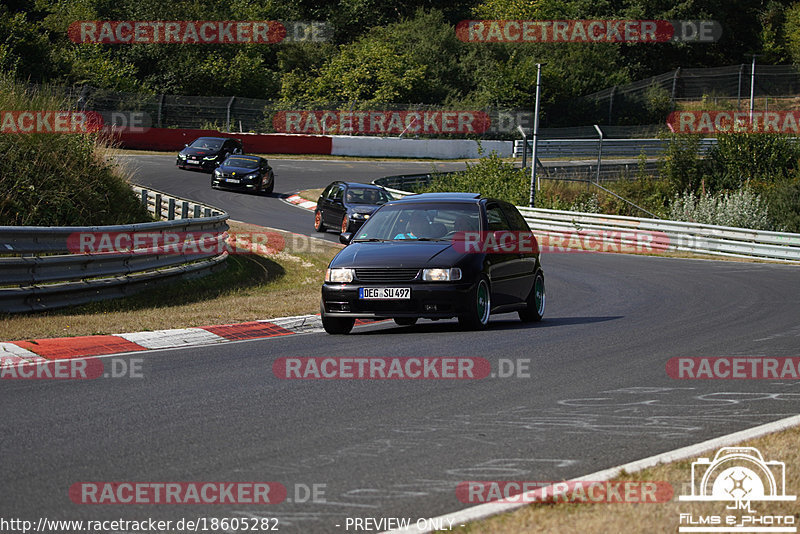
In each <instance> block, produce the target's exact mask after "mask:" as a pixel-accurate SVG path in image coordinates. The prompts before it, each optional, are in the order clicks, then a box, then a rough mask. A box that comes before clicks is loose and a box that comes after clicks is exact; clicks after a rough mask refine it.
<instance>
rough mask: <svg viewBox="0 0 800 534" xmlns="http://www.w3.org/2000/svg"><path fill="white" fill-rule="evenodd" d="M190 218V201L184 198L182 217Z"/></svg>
mask: <svg viewBox="0 0 800 534" xmlns="http://www.w3.org/2000/svg"><path fill="white" fill-rule="evenodd" d="M188 218H189V202H188V201H186V200H184V201H183V202H182V203H181V219H188Z"/></svg>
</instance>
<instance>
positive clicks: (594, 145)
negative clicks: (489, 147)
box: [514, 137, 717, 158]
mask: <svg viewBox="0 0 800 534" xmlns="http://www.w3.org/2000/svg"><path fill="white" fill-rule="evenodd" d="M669 142H670V141H669V140H668V139H603V147H602V149H603V157H604V158H638V157H639V156H640V155H641V154H642V153H644V155H645V156H646V157H648V158H655V157H659V156H661V155H662V154H663V153H664V150H665V149H666V148H667V146H669ZM716 143H717V140H716V139H715V138H711V137H708V138H703V139H701V140H700V146H699V149H698V151H699V154H700V155H701V156H705V155H706V154H707V153H708V151H709V150H711V148H712V147H713V146H714V145H716ZM523 146H524V141H523V140H522V139H516V140H515V141H514V157H515V158H519V157H522V149H523ZM527 146H528V148H527V151H528V152H527V153H528V155H530V154H531V152H532V149H533V141H531V140H528V143H527ZM536 150H537V156H538V157H539V158H579V157H585V158H596V157H597V153H598V151H599V150H600V140H599V139H540V140H539V142H538V143H537V148H536Z"/></svg>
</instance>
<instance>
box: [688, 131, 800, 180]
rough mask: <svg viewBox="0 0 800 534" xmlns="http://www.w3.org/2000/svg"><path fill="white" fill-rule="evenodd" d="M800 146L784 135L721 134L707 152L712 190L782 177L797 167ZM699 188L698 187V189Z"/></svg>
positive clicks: (781, 178) (788, 174)
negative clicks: (709, 151)
mask: <svg viewBox="0 0 800 534" xmlns="http://www.w3.org/2000/svg"><path fill="white" fill-rule="evenodd" d="M798 158H800V146H798V145H797V143H795V142H793V141H790V140H789V139H788V138H787V137H786V136H785V135H779V134H760V133H730V134H718V135H717V144H716V146H715V147H714V148H713V149H712V150H711V153H710V154H709V156H708V160H709V166H708V167H709V175H708V180H707V181H706V187H708V189H709V190H710V191H712V192H713V191H722V190H726V189H738V188H740V187H742V186H743V185H745V184H748V183H750V182H751V181H759V180H760V181H767V182H774V181H780V180H784V179H786V178H788V177H789V176H791V175H792V174H793V173H794V171H795V170H796V169H797V161H798ZM695 190H696V189H695Z"/></svg>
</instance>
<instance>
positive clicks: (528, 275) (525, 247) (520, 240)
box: [498, 201, 539, 301]
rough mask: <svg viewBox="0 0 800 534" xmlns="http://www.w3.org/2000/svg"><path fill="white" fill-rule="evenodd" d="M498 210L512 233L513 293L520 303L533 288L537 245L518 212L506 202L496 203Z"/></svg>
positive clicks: (536, 263)
mask: <svg viewBox="0 0 800 534" xmlns="http://www.w3.org/2000/svg"><path fill="white" fill-rule="evenodd" d="M498 204H499V205H500V208H501V209H502V210H503V213H505V215H506V219H508V222H509V225H510V227H511V230H512V231H513V232H514V235H515V237H516V238H517V239H516V246H515V252H514V254H511V255H510V256H512V257H513V259H512V260H511V261H512V264H513V276H514V277H515V284H514V293H515V295H516V296H517V297H518V298H519V299H520V300H522V301H524V300H525V299H527V298H528V295H529V294H530V292H531V288H532V287H533V279H534V276H535V274H536V268H537V266H538V261H537V252H536V251H538V248H539V247H538V245H535V243H536V238H535V237H533V232H531V229H530V227H529V226H528V223H527V222H526V221H525V218H524V217H523V216H522V215H521V214H520V212H519V210H517V208H515V207H514V206H513V205H511V204H510V203H508V202H503V201H500V202H498Z"/></svg>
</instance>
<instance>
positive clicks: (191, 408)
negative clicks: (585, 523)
mask: <svg viewBox="0 0 800 534" xmlns="http://www.w3.org/2000/svg"><path fill="white" fill-rule="evenodd" d="M135 160H136V162H137V164H138V165H140V171H139V173H140V174H139V177H138V179H137V181H138V182H139V183H141V184H142V185H151V186H153V187H155V188H158V189H162V190H164V191H168V192H171V193H176V194H180V195H182V196H186V197H190V198H194V199H197V200H203V201H207V202H209V203H211V204H213V205H216V206H219V207H221V208H224V209H226V210H228V212H229V213H230V214H231V216H232V218H234V219H239V220H244V221H247V222H252V223H256V224H262V225H265V226H273V227H280V228H284V229H287V230H292V231H296V232H302V233H307V234H308V233H312V234H313V229H312V228H311V223H312V215H311V214H310V213H309V212H303V211H302V210H300V209H298V208H295V207H292V206H288V205H286V204H284V203H283V202H281V201H280V200H279V199H277V198H274V197H273V198H268V197H261V198H259V197H254V196H248V195H244V194H239V193H227V192H220V191H213V190H211V189H210V186H209V185H208V182H209V180H208V175H205V174H200V173H190V172H189V171H186V172H183V171H178V170H176V169H174V168H173V167H172V165H173V164H174V158H168V157H166V156H163V157H162V156H137V157H136V158H135ZM272 163H273V165H274V167H275V175H276V180H277V181H276V192H281V193H285V192H293V191H297V190H299V189H304V188H309V187H321V186H323V185H325V184H326V183H328V182H329V181H331V180H333V179H354V180H357V181H365V180H367V179H372V178H376V177H378V176H381V175H389V174H400V173H402V172H403V171H407V172H422V171H426V170H428V168H429V167H430V164H427V163H426V164H419V163H411V162H409V163H394V162H393V163H373V162H365V163H359V162H332V161H325V162H322V161H313V162H312V161H293V160H274V161H273V162H272ZM425 166H427V168H424V169H421V168H420V167H425ZM448 167H449V166H448ZM309 230H311V232H309ZM327 237H328V238H330V239H331V240H335V239H336V235H335V234H333V233H330V234H328V236H327ZM543 264H544V267H545V276H546V281H547V290H548V292H547V310H546V313H545V320H544V321H543V322H541V323H539V324H535V325H530V326H529V325H523V324H522V323H520V322H519V321H518V320H517V319H516V315H501V316H494V317H493V319H492V321H491V323H490V327H489V329H488V330H487V331H485V332H461V331H459V330H458V328H457V324H456V323H455V322H453V321H440V322H432V321H422V322H420V324H419V325H417V326H414V327H397V326H395V325H394V323H391V322H389V323H380V324H375V325H371V326H365V327H357V328H356V329H355V330H354V332H353V334H352V335H349V336H328V335H326V334H324V333H319V334H318V333H313V334H302V335H293V336H286V337H276V338H270V339H266V340H256V341H248V342H242V343H229V344H225V345H219V346H205V347H199V348H184V349H180V350H172V349H171V350H162V351H150V352H147V353H146V354H141V355H135V354H134V355H130V356H127V357H128V358H142V359H143V361H142V374H143V378H139V379H125V380H121V379H119V380H110V379H109V380H103V379H98V380H92V381H45V380H30V381H23V380H4V381H2V383H0V404H1V405H2V406H3V414H4V417H3V418H2V421H1V422H0V436H2V438H0V439H2V441H3V452H4V454H3V459H4V462H3V469H2V475H0V482H2V487H3V490H2V492H0V510H2V511H3V516H12V517H21V518H25V519H30V520H33V521H35V520H36V519H37V518H38V517H41V516H45V517H48V518H50V519H52V518H59V519H104V518H105V519H116V518H126V519H146V518H148V517H154V518H156V517H157V518H162V519H169V520H173V521H175V520H178V519H180V518H182V517H183V518H197V517H216V518H223V517H271V518H277V519H278V524H279V529H280V531H281V532H347V530H346V529H345V518H347V517H350V518H354V517H372V518H388V517H409V518H412V521H415V520H416V519H417V518H419V517H430V516H437V515H441V514H444V513H447V512H451V511H455V510H458V509H460V508H464V507H466V506H468V505H466V504H463V503H461V502H459V501H458V499H457V498H456V494H455V487H456V485H457V484H458V483H459V482H461V481H466V480H529V481H537V480H541V481H544V480H564V479H570V478H573V477H577V476H580V475H583V474H587V473H591V472H595V471H598V470H600V469H603V468H607V467H611V466H614V465H619V464H622V463H625V462H630V461H633V460H637V459H640V458H644V457H647V456H651V455H654V454H657V453H660V452H664V451H669V450H672V449H675V448H678V447H682V446H686V445H689V444H693V443H697V442H700V441H703V440H706V439H710V438H713V437H716V436H720V435H724V434H728V433H731V432H734V431H737V430H742V429H745V428H749V427H753V426H756V425H759V424H762V423H766V422H769V421H774V420H777V419H781V418H784V417H788V416H790V415H795V414H798V413H800V382H798V381H797V380H794V381H791V380H790V381H775V380H693V381H689V380H680V381H679V380H673V379H671V378H669V377H668V376H667V374H666V372H665V364H666V362H667V360H668V359H670V358H673V357H679V356H798V354H797V351H798V347H799V346H800V325H798V321H797V318H798V317H800V297H798V293H797V289H798V287H800V271H798V268H797V267H792V266H782V265H768V264H750V263H738V262H723V261H699V260H685V259H667V258H650V257H637V256H625V255H611V254H549V255H546V256H545V257H544V258H543ZM303 356H416V357H422V356H473V357H483V358H486V359H488V360H489V361H490V362H491V364H492V371H493V372H495V373H496V374H497V372H498V371H499V370H500V369H501V365H502V366H504V367H505V366H510V365H512V364H513V365H515V366H516V369H518V370H519V369H520V367H519V366H520V365H521V364H522V365H525V364H526V363H527V365H529V373H527V372H525V371H524V370H523V371H521V372H520V373H519V374H520V375H521V376H512V377H508V378H501V377H499V376H496V377H494V378H492V377H489V378H485V379H481V380H373V381H367V380H281V379H278V378H276V377H275V375H274V374H273V372H272V364H273V362H274V361H275V360H276V359H277V358H280V357H303ZM501 361H502V363H501ZM504 367H503V368H504ZM527 375H529V376H527ZM797 467H798V466H787V469H796V468H797ZM82 481H149V482H166V481H274V482H280V483H282V484H283V485H284V486H286V488H287V489H288V491H289V495H288V498H289V499H291V500H292V502H288V501H287V502H283V503H280V504H273V505H215V506H202V505H194V506H192V505H188V506H177V505H161V506H142V505H77V504H73V503H72V502H71V501H70V498H69V495H68V490H69V488H70V486H71V485H73V484H75V483H76V482H82ZM687 482H688V480H687ZM314 485H317V488H318V489H319V490H321V491H324V499H323V498H318V499H316V501H314V502H311V501H310V500H308V501H307V500H306V499H304V498H303V497H304V496H305V494H306V492H305V491H304V490H305V488H306V487H312V486H314ZM297 497H300V498H299V499H297ZM323 500H324V502H323ZM297 501H302V502H297ZM675 521H676V524H677V521H678V518H677V517H676V518H675ZM337 525H338V526H337ZM350 532H353V530H352V529H351V530H350Z"/></svg>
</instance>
